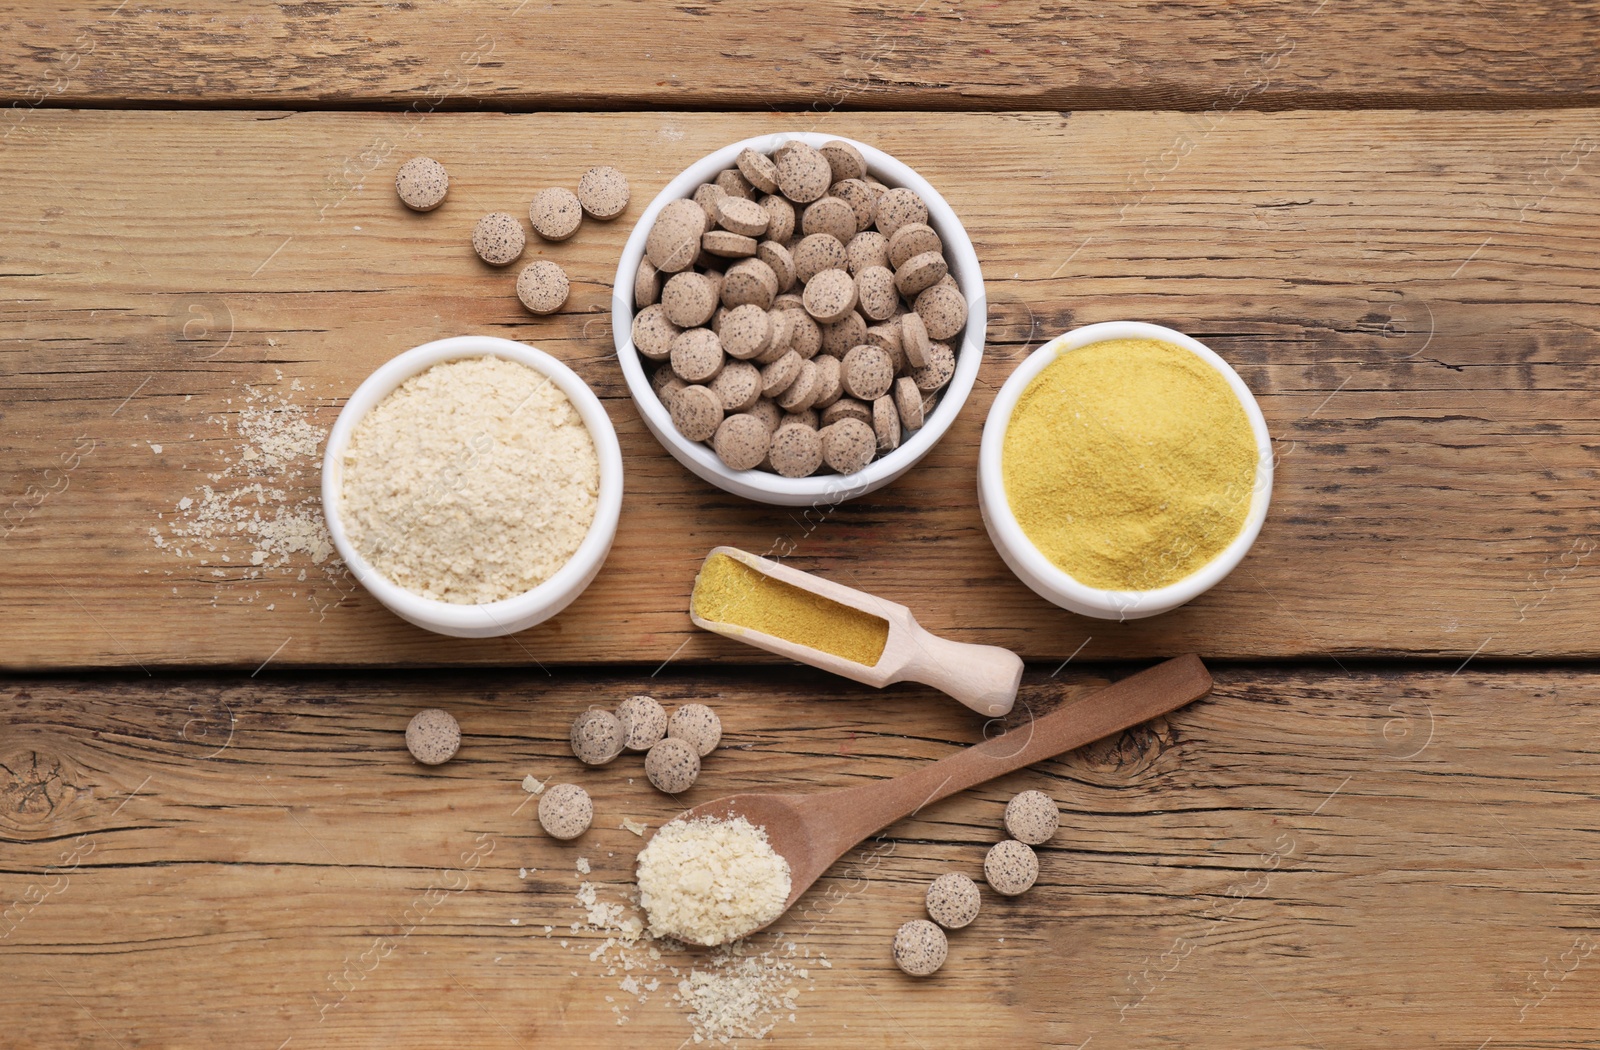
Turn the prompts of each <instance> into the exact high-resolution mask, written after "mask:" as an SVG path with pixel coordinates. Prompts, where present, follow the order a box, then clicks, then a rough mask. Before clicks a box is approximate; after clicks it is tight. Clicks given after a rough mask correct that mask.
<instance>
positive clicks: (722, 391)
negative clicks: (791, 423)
mask: <svg viewBox="0 0 1600 1050" xmlns="http://www.w3.org/2000/svg"><path fill="white" fill-rule="evenodd" d="M762 317H763V318H764V317H766V315H765V314H762ZM711 389H712V391H714V392H715V393H716V395H717V396H718V397H720V398H721V399H722V409H723V411H725V412H743V411H744V410H745V409H747V408H749V407H750V406H752V405H754V404H755V403H756V402H757V401H758V400H760V398H761V369H759V368H757V367H756V366H755V365H753V364H751V363H750V362H748V361H729V362H728V363H727V364H725V365H723V366H722V371H720V372H718V373H717V378H715V379H713V380H712V381H711ZM912 391H913V392H915V391H916V388H915V387H912ZM918 396H919V397H920V396H921V395H920V394H919V395H918Z"/></svg>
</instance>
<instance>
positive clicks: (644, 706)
mask: <svg viewBox="0 0 1600 1050" xmlns="http://www.w3.org/2000/svg"><path fill="white" fill-rule="evenodd" d="M616 714H617V721H618V722H621V723H622V746H623V747H624V748H625V749H627V750H629V751H648V750H650V748H651V746H652V745H653V744H655V742H656V741H657V740H660V739H661V738H662V737H664V736H666V735H667V709H666V708H664V707H662V706H661V704H660V702H659V701H657V700H656V698H655V697H653V696H630V697H628V699H626V700H624V701H622V703H620V704H618V705H617V712H616Z"/></svg>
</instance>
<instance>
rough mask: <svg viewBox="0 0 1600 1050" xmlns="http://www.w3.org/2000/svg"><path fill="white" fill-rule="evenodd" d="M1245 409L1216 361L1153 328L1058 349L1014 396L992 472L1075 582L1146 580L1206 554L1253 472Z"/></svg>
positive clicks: (1239, 516)
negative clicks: (1159, 336) (1152, 334)
mask: <svg viewBox="0 0 1600 1050" xmlns="http://www.w3.org/2000/svg"><path fill="white" fill-rule="evenodd" d="M1255 468H1256V442H1255V437H1254V435H1253V434H1252V432H1251V430H1250V421H1249V419H1248V418H1247V417H1246V416H1245V414H1244V409H1243V408H1242V407H1241V406H1240V404H1239V401H1238V399H1237V398H1236V397H1235V396H1234V393H1233V390H1232V388H1231V387H1229V386H1228V382H1227V380H1225V379H1224V378H1223V377H1222V375H1221V374H1220V373H1218V372H1217V371H1216V370H1215V369H1214V368H1212V367H1211V366H1210V365H1208V364H1207V363H1206V362H1204V361H1202V360H1201V359H1200V358H1199V357H1197V356H1195V355H1194V354H1192V353H1190V352H1189V351H1187V350H1185V349H1183V348H1182V347H1178V346H1174V345H1172V344H1171V343H1166V342H1162V341H1160V340H1156V339H1108V340H1105V341H1103V342H1099V343H1091V344H1090V345H1088V346H1084V347H1080V348H1078V349H1076V350H1070V351H1067V352H1065V353H1062V354H1061V355H1060V356H1059V357H1058V358H1057V359H1056V360H1055V361H1053V362H1052V363H1051V364H1049V365H1047V366H1046V367H1045V369H1044V370H1043V371H1042V372H1040V373H1039V374H1038V375H1037V376H1035V377H1034V379H1033V381H1032V382H1031V383H1029V384H1028V386H1027V389H1025V390H1024V391H1023V392H1022V396H1021V397H1020V398H1018V399H1017V406H1016V409H1015V410H1014V411H1013V412H1012V414H1011V422H1010V425H1009V426H1008V427H1007V428H1006V435H1005V443H1004V446H1003V450H1002V453H1001V472H1002V477H1003V478H1004V482H1005V489H1006V500H1007V502H1009V503H1010V506H1011V512H1012V513H1013V514H1014V515H1015V516H1016V519H1017V522H1018V524H1020V525H1021V526H1022V531H1023V532H1025V533H1027V535H1028V539H1029V540H1030V541H1031V542H1032V543H1033V545H1034V546H1035V547H1037V548H1038V549H1039V550H1040V552H1041V553H1043V554H1044V556H1045V557H1046V558H1049V559H1050V561H1051V562H1053V563H1054V564H1055V565H1056V566H1057V567H1058V568H1060V569H1062V570H1063V571H1065V572H1067V573H1069V574H1070V575H1071V576H1073V577H1074V578H1075V579H1077V580H1078V581H1079V582H1081V583H1084V584H1087V585H1088V586H1090V587H1098V588H1101V589H1104V590H1118V591H1125V590H1151V589H1154V588H1157V587H1165V586H1167V585H1168V584H1172V583H1176V582H1177V581H1179V580H1181V579H1183V578H1184V577H1185V576H1188V575H1189V574H1190V573H1193V572H1194V571H1195V570H1197V569H1199V568H1200V567H1201V566H1203V565H1205V564H1206V563H1207V562H1209V561H1210V560H1211V559H1212V558H1215V557H1216V556H1217V555H1218V554H1219V553H1221V551H1222V550H1223V548H1225V547H1227V545H1228V544H1229V543H1231V542H1232V541H1233V538H1234V537H1235V536H1237V535H1238V534H1239V530H1240V529H1241V528H1242V527H1243V526H1244V521H1245V518H1246V516H1247V515H1248V513H1249V510H1250V499H1251V493H1252V488H1253V487H1254V483H1255Z"/></svg>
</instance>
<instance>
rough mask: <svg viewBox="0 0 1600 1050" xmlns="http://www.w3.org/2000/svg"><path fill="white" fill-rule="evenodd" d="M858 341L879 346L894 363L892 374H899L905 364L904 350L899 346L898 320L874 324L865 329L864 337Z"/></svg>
mask: <svg viewBox="0 0 1600 1050" xmlns="http://www.w3.org/2000/svg"><path fill="white" fill-rule="evenodd" d="M857 342H860V343H871V344H872V345H873V346H880V347H882V348H883V349H884V350H885V351H887V352H888V354H889V361H890V362H891V363H892V364H893V365H894V374H895V375H899V374H900V373H901V372H902V371H904V369H905V366H906V355H905V351H904V350H902V349H901V347H900V322H899V321H895V320H889V321H885V322H884V323H883V324H875V325H872V326H871V327H869V328H868V329H867V334H866V337H865V338H863V339H859V340H857Z"/></svg>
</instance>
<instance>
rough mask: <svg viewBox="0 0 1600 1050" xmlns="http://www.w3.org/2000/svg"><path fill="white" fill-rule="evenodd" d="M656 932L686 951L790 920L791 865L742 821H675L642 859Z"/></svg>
mask: <svg viewBox="0 0 1600 1050" xmlns="http://www.w3.org/2000/svg"><path fill="white" fill-rule="evenodd" d="M638 874H639V904H640V906H641V907H643V908H644V910H645V913H646V914H647V915H649V917H650V932H651V933H652V934H653V935H655V936H657V937H672V938H675V939H677V940H680V941H683V942H685V943H686V944H701V945H712V944H722V943H725V942H727V941H731V940H734V939H735V938H738V937H743V936H744V935H745V934H747V933H750V932H752V931H754V930H758V929H760V928H761V927H762V926H765V925H766V924H767V923H769V922H771V921H772V920H773V919H776V918H777V917H778V916H779V915H781V914H783V905H784V902H785V901H787V900H788V899H789V862H788V861H786V860H784V859H783V857H781V856H779V855H778V853H777V852H776V851H774V850H773V848H772V845H771V844H770V843H769V842H768V841H767V833H766V831H765V830H764V829H762V828H758V827H756V826H755V825H754V824H751V823H750V822H749V821H748V820H746V819H744V818H743V817H734V818H733V819H732V820H717V819H714V818H712V817H700V818H697V819H695V820H674V821H672V822H671V823H670V824H667V825H665V826H664V827H662V828H661V829H660V830H659V831H657V832H656V834H655V837H654V838H652V839H651V840H650V843H649V845H647V846H645V848H644V849H643V850H641V851H640V852H639V872H638Z"/></svg>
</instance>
